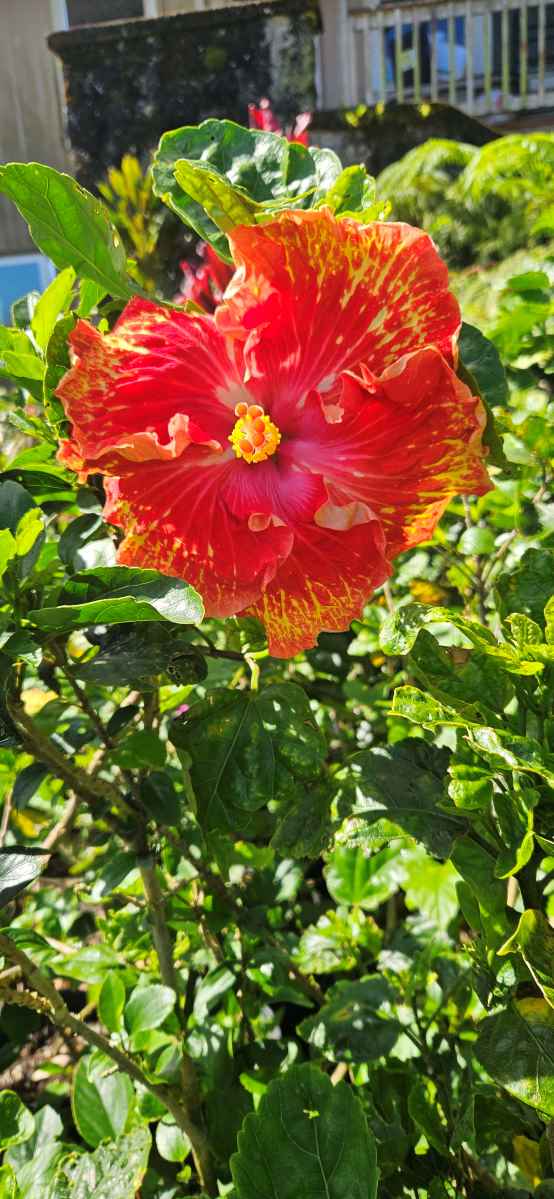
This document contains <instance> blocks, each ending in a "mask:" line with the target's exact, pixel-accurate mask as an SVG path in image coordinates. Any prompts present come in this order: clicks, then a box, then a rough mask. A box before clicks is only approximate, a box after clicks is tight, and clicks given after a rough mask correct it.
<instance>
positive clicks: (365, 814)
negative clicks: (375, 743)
mask: <svg viewBox="0 0 554 1199" xmlns="http://www.w3.org/2000/svg"><path fill="white" fill-rule="evenodd" d="M448 763H449V753H448V750H445V749H437V748H436V747H435V746H433V745H427V744H426V742H424V741H421V740H419V739H418V738H411V737H410V738H407V739H406V740H404V741H399V742H398V743H397V744H396V745H390V746H387V747H385V746H383V747H379V748H376V749H369V750H363V751H362V753H359V754H356V755H355V756H354V758H353V759H352V762H351V765H350V768H349V780H348V781H349V783H350V787H351V788H352V787H353V788H354V791H355V794H354V798H353V802H352V800H351V803H352V806H351V807H350V810H349V811H348V815H350V816H353V817H355V819H356V823H357V824H358V825H359V826H362V825H365V824H367V825H371V833H370V834H368V836H369V837H371V839H373V840H375V839H376V838H378V837H379V836H383V835H384V836H386V837H388V836H390V832H389V825H388V822H389V821H392V822H393V823H394V824H395V825H397V826H398V827H399V828H400V829H402V830H403V831H404V832H405V833H408V835H410V836H412V837H415V838H416V840H419V841H421V842H422V844H423V845H425V846H426V848H427V849H428V850H429V851H430V853H432V854H434V855H435V856H437V857H448V855H449V853H450V850H451V848H452V844H453V841H454V839H455V837H457V836H459V835H460V833H462V832H463V831H464V827H465V822H464V821H463V820H462V819H461V818H460V816H459V815H458V814H457V813H456V812H455V811H452V810H450V811H449V810H448V809H449V808H450V803H449V800H448V795H447V790H446V788H447V782H448V776H447V769H448ZM344 798H345V799H346V800H348V798H349V796H348V787H347V788H346V789H345V797H344ZM346 814H347V812H346V810H345V808H344V801H343V804H342V805H341V815H346ZM383 822H385V828H384V830H381V831H380V829H379V824H380V823H381V824H382V823H383Z"/></svg>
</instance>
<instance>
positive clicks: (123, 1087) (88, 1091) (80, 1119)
mask: <svg viewBox="0 0 554 1199" xmlns="http://www.w3.org/2000/svg"><path fill="white" fill-rule="evenodd" d="M132 1096H133V1086H132V1083H131V1080H130V1078H129V1076H128V1075H127V1074H123V1073H122V1072H121V1071H117V1070H115V1068H114V1065H113V1062H110V1061H109V1059H106V1058H100V1057H99V1055H97V1054H93V1055H90V1056H88V1057H82V1058H81V1059H80V1061H79V1062H78V1063H77V1066H76V1069H75V1073H74V1076H73V1092H72V1096H71V1106H72V1111H73V1119H74V1120H75V1124H76V1126H77V1128H78V1130H79V1132H80V1134H81V1136H82V1137H83V1139H84V1140H85V1141H86V1142H87V1144H88V1145H91V1146H92V1148H93V1149H96V1146H97V1145H99V1144H100V1141H104V1140H109V1141H111V1140H114V1138H115V1137H118V1136H120V1135H121V1133H122V1132H123V1130H124V1128H125V1125H126V1123H127V1116H128V1113H129V1108H130V1105H131V1099H132Z"/></svg>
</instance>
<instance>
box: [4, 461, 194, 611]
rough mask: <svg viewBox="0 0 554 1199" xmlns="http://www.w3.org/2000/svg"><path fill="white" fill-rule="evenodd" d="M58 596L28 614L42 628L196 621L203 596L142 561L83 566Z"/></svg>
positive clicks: (187, 585) (186, 584)
mask: <svg viewBox="0 0 554 1199" xmlns="http://www.w3.org/2000/svg"><path fill="white" fill-rule="evenodd" d="M4 486H6V485H5V484H4ZM59 601H60V602H59V603H58V604H57V605H56V606H55V607H43V608H35V609H34V610H33V611H32V612H30V613H29V618H30V620H32V621H33V623H34V624H36V625H38V626H39V628H41V629H48V630H52V631H55V632H62V631H69V630H71V629H79V628H86V626H87V625H91V624H107V625H111V624H125V623H128V622H130V621H152V620H156V621H157V620H162V621H163V620H167V621H170V622H171V623H172V624H198V623H200V621H201V620H202V617H203V606H202V601H201V599H200V596H199V595H198V594H197V592H196V591H195V590H194V588H193V587H191V586H190V585H189V584H188V583H183V582H182V581H181V580H180V579H173V578H168V577H166V576H165V575H161V574H159V573H158V571H156V570H141V569H140V568H138V567H137V568H134V567H127V566H113V567H98V568H93V569H91V570H83V571H81V572H80V573H79V574H77V575H74V576H73V578H72V579H70V580H69V582H68V583H67V584H66V585H65V587H64V588H63V590H62V592H61V593H60V596H59Z"/></svg>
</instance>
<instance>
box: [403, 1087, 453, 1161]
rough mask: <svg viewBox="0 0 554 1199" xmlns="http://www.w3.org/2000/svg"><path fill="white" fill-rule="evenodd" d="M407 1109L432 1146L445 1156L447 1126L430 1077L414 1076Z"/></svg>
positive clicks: (446, 1152) (446, 1149)
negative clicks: (442, 1117)
mask: <svg viewBox="0 0 554 1199" xmlns="http://www.w3.org/2000/svg"><path fill="white" fill-rule="evenodd" d="M408 1111H409V1113H410V1116H411V1117H412V1120H413V1121H414V1124H415V1125H416V1127H417V1128H418V1129H419V1130H420V1132H422V1133H423V1135H424V1137H425V1138H426V1140H427V1141H428V1142H429V1144H430V1145H431V1146H432V1148H433V1149H436V1150H437V1152H438V1153H442V1154H443V1156H444V1157H446V1156H447V1154H448V1143H447V1139H446V1138H447V1128H446V1125H445V1123H444V1121H443V1120H442V1119H441V1116H440V1113H439V1110H438V1106H437V1088H436V1086H435V1084H434V1083H433V1082H432V1081H431V1079H430V1078H416V1079H415V1081H414V1082H413V1083H412V1085H411V1087H410V1093H409V1095H408Z"/></svg>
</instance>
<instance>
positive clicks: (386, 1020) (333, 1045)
mask: <svg viewBox="0 0 554 1199" xmlns="http://www.w3.org/2000/svg"><path fill="white" fill-rule="evenodd" d="M393 1001H394V995H393V992H392V990H391V988H390V987H389V985H388V983H387V982H385V980H384V979H383V978H378V977H367V978H361V979H360V980H359V981H357V982H339V983H335V985H334V986H333V987H331V989H330V990H329V991H328V992H327V995H326V1001H325V1003H324V1004H323V1007H322V1008H320V1010H319V1011H318V1012H317V1013H316V1015H315V1016H308V1018H307V1019H306V1020H303V1021H302V1023H301V1024H300V1025H299V1027H298V1033H299V1035H300V1036H301V1037H304V1040H306V1041H308V1042H309V1043H310V1045H311V1046H312V1047H313V1048H314V1049H315V1050H317V1051H318V1052H319V1053H322V1054H324V1055H325V1057H327V1058H330V1060H331V1061H333V1062H356V1063H357V1062H359V1063H363V1062H375V1061H377V1059H378V1058H380V1057H386V1056H387V1054H389V1053H390V1052H391V1051H392V1049H394V1046H395V1044H396V1042H397V1040H398V1038H399V1036H400V1034H401V1032H402V1027H401V1025H400V1024H399V1023H398V1020H396V1019H395V1018H394V1016H393V1014H392V1005H393Z"/></svg>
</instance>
